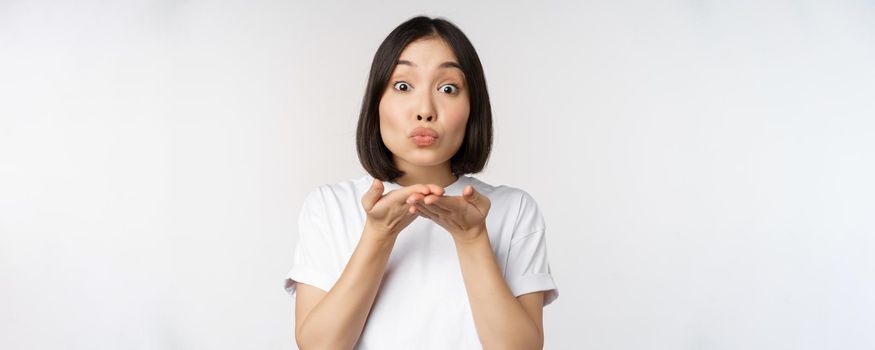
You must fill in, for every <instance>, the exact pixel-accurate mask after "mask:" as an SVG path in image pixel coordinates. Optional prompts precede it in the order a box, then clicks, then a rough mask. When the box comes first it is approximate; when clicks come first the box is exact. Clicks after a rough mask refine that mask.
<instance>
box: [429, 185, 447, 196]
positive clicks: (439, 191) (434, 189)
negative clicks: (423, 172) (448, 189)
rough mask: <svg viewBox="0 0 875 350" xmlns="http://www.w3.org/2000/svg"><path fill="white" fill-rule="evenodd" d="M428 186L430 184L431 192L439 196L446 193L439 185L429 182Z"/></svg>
mask: <svg viewBox="0 0 875 350" xmlns="http://www.w3.org/2000/svg"><path fill="white" fill-rule="evenodd" d="M427 186H428V189H429V192H430V193H432V194H434V195H438V196H443V195H444V188H443V187H440V186H438V185H432V184H429V185H427Z"/></svg>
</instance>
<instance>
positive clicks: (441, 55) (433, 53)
mask: <svg viewBox="0 0 875 350" xmlns="http://www.w3.org/2000/svg"><path fill="white" fill-rule="evenodd" d="M448 62H449V63H448ZM403 66H407V68H413V69H426V70H436V69H444V68H453V67H456V68H459V61H458V59H456V55H455V54H454V53H453V49H452V48H450V45H448V44H447V43H446V42H445V41H444V40H443V39H441V38H434V37H430V38H423V39H419V40H416V41H413V42H411V43H410V44H408V45H407V47H405V48H404V50H403V51H401V55H400V56H399V57H398V62H397V63H396V67H399V68H400V67H403Z"/></svg>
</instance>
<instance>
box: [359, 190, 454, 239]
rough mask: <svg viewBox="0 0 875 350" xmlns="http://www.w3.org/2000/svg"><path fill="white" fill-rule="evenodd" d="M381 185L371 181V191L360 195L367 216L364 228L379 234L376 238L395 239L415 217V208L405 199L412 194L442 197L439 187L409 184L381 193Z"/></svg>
mask: <svg viewBox="0 0 875 350" xmlns="http://www.w3.org/2000/svg"><path fill="white" fill-rule="evenodd" d="M383 189H384V188H383V182H381V181H380V180H378V179H374V182H373V183H372V184H371V188H369V189H368V191H367V192H365V194H364V195H363V196H362V207H363V208H364V209H365V213H367V215H368V217H367V220H366V221H365V227H367V228H370V230H371V231H372V232H375V233H377V234H378V236H379V237H378V238H395V237H396V236H397V235H398V233H400V232H401V230H403V229H404V228H405V227H407V225H410V223H411V222H413V220H414V219H416V217H417V216H418V214H417V213H416V208H414V207H413V204H412V203H408V202H407V200H408V199H409V198H411V197H412V196H413V195H417V196H423V197H424V196H442V195H443V194H444V189H443V188H442V187H440V186H438V185H412V186H407V187H402V188H399V189H395V190H392V191H389V192H388V193H386V194H385V195H384V194H383Z"/></svg>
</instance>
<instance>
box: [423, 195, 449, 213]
mask: <svg viewBox="0 0 875 350" xmlns="http://www.w3.org/2000/svg"><path fill="white" fill-rule="evenodd" d="M452 200H453V198H452V197H447V196H434V195H428V196H426V197H425V198H424V199H423V200H422V202H423V203H425V204H428V205H431V206H437V207H440V208H441V209H444V210H451V209H452V207H453V203H452V202H451V201H452Z"/></svg>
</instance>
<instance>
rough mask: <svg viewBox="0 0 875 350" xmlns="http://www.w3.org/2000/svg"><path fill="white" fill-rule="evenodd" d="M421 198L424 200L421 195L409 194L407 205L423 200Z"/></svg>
mask: <svg viewBox="0 0 875 350" xmlns="http://www.w3.org/2000/svg"><path fill="white" fill-rule="evenodd" d="M423 198H425V196H424V195H422V193H414V194H411V195H410V196H408V197H407V204H414V203H417V202H420V201H422V200H423Z"/></svg>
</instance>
